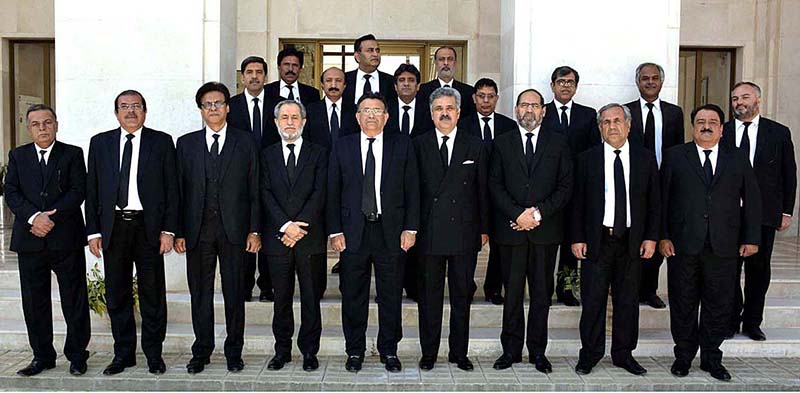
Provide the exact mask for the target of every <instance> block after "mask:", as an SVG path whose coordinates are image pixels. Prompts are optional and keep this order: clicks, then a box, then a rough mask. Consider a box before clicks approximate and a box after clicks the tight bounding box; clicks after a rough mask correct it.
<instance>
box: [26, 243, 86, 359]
mask: <svg viewBox="0 0 800 393" xmlns="http://www.w3.org/2000/svg"><path fill="white" fill-rule="evenodd" d="M18 256H19V282H20V292H21V293H22V312H23V314H24V315H25V327H26V328H27V329H28V342H29V343H30V345H31V349H32V350H33V358H34V359H35V360H41V361H44V362H55V361H56V350H55V348H54V347H53V303H52V300H51V286H50V285H51V284H50V271H51V270H52V271H53V272H55V273H56V280H58V292H59V294H60V295H61V311H62V312H63V313H64V321H65V322H66V323H67V337H66V340H65V342H64V356H66V357H67V359H68V360H69V361H71V362H76V361H85V360H86V359H87V358H88V357H89V352H88V351H86V346H87V345H89V337H90V336H91V333H92V332H91V330H92V329H91V324H90V322H89V303H88V300H87V295H86V257H85V256H84V251H83V248H80V249H78V250H59V251H47V250H45V251H40V252H21V253H18Z"/></svg>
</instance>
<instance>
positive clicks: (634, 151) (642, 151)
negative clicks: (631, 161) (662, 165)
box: [598, 143, 656, 161]
mask: <svg viewBox="0 0 800 393" xmlns="http://www.w3.org/2000/svg"><path fill="white" fill-rule="evenodd" d="M629 145H630V149H631V155H635V156H637V157H640V159H642V158H643V159H645V160H647V161H656V154H655V153H653V152H652V151H650V150H649V149H647V148H645V147H644V146H642V145H636V144H630V143H629ZM598 147H600V148H602V147H603V145H600V146H598Z"/></svg>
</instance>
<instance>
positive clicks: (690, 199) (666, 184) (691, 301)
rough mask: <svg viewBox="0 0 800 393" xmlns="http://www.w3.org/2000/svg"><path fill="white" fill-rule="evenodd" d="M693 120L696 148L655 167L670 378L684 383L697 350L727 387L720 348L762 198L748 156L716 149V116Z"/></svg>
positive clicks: (702, 110) (754, 243)
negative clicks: (739, 261)
mask: <svg viewBox="0 0 800 393" xmlns="http://www.w3.org/2000/svg"><path fill="white" fill-rule="evenodd" d="M691 118H692V125H693V128H694V130H693V139H694V140H693V141H692V142H689V143H686V144H684V145H681V146H675V147H673V148H672V149H669V150H667V151H666V153H665V154H664V161H663V162H662V163H661V195H662V197H661V201H662V210H661V211H662V213H661V222H662V225H661V241H659V244H658V248H659V251H660V252H661V254H662V255H664V256H665V257H667V265H668V269H667V274H668V286H669V305H670V313H669V315H670V329H671V330H672V339H673V341H674V342H675V362H674V363H673V364H672V367H671V369H670V371H671V372H672V374H674V375H676V376H678V377H683V376H686V375H688V374H689V369H690V368H691V366H692V360H693V359H694V357H695V355H696V354H697V349H698V347H699V348H700V369H701V370H703V371H707V372H709V373H710V374H711V376H712V377H713V378H716V379H719V380H722V381H728V380H730V379H731V375H730V374H729V373H728V370H726V369H725V367H724V366H723V365H722V351H721V350H720V348H719V347H720V344H722V341H723V340H724V339H725V336H726V335H727V334H728V329H729V327H730V321H731V314H732V312H733V298H734V296H733V291H734V289H735V287H736V283H735V281H736V265H737V262H736V261H737V259H738V258H739V257H744V258H746V257H749V256H751V255H753V254H755V253H756V252H758V244H759V243H760V241H761V196H760V195H759V191H758V183H757V181H756V177H755V173H754V172H753V168H752V167H751V166H750V162H749V161H748V159H747V154H745V153H744V152H742V151H740V150H738V149H736V148H733V147H731V146H727V145H721V144H720V143H719V140H720V137H722V122H723V119H724V118H725V114H724V113H723V112H722V109H720V108H719V107H718V106H716V105H714V104H706V105H703V106H701V107H699V108H696V109H695V110H694V111H692V115H691ZM698 307H700V319H699V324H698V315H697V314H698Z"/></svg>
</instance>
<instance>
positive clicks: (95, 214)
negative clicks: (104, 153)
mask: <svg viewBox="0 0 800 393" xmlns="http://www.w3.org/2000/svg"><path fill="white" fill-rule="evenodd" d="M97 138H98V137H94V138H92V140H91V142H89V162H88V165H87V166H88V172H87V175H86V204H85V205H84V210H85V214H86V235H87V236H88V235H92V234H95V233H100V211H99V208H100V195H99V193H100V190H98V186H99V184H100V183H99V179H98V176H99V175H98V173H99V171H100V168H98V167H97V155H98V154H100V153H99V147H98V146H97V143H98V139H97ZM111 208H112V209H113V206H112V207H111Z"/></svg>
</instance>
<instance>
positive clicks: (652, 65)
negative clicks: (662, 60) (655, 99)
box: [634, 62, 664, 84]
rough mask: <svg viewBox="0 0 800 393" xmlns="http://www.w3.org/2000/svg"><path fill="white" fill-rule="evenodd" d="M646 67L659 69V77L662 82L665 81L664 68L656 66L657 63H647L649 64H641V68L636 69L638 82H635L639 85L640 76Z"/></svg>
mask: <svg viewBox="0 0 800 393" xmlns="http://www.w3.org/2000/svg"><path fill="white" fill-rule="evenodd" d="M644 67H656V68H658V75H659V76H660V77H661V80H662V81H663V80H664V68H663V67H661V66H660V65H658V64H656V63H650V62H647V63H642V64H639V66H638V67H636V80H635V81H634V82H636V83H637V84H638V83H639V75H640V74H641V73H642V68H644Z"/></svg>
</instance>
